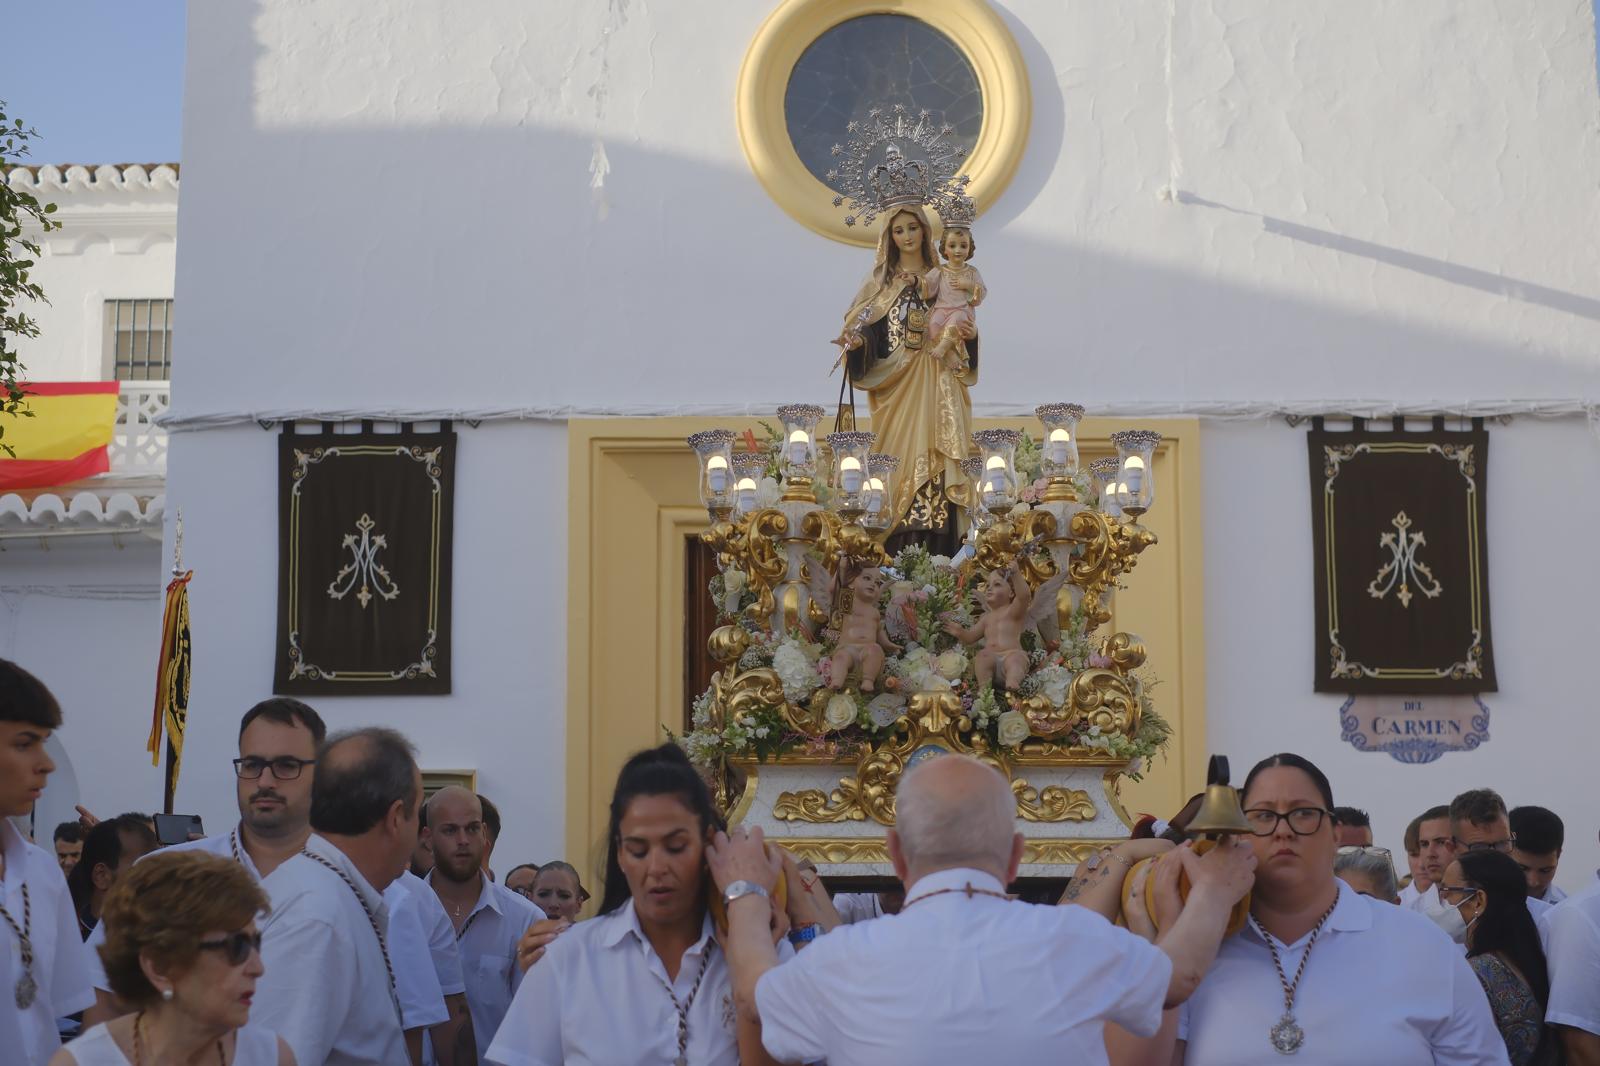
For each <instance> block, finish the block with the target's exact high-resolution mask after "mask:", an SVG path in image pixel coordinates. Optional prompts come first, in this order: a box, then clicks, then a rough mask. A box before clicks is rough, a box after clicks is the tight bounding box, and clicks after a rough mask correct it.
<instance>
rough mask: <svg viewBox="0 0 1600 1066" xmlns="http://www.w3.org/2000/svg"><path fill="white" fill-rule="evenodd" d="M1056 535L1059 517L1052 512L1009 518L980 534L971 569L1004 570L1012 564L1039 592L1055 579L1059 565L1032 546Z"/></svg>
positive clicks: (1026, 513)
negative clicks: (1040, 588) (1043, 585)
mask: <svg viewBox="0 0 1600 1066" xmlns="http://www.w3.org/2000/svg"><path fill="white" fill-rule="evenodd" d="M1055 534H1056V517H1055V515H1053V514H1051V513H1050V512H1049V511H1026V512H1024V513H1023V514H1020V515H1018V516H1017V517H1016V518H1006V519H1002V520H1000V521H998V522H996V523H995V524H994V525H992V526H990V527H989V528H988V529H985V530H984V531H983V532H981V533H979V534H978V543H977V547H976V550H975V551H974V553H973V557H972V563H971V567H972V569H974V570H980V571H988V570H1002V569H1004V568H1006V567H1008V566H1010V565H1011V564H1012V563H1013V562H1014V563H1016V564H1017V569H1018V571H1019V572H1020V573H1021V574H1022V576H1023V577H1024V578H1025V579H1026V580H1027V582H1028V585H1029V587H1031V588H1038V587H1039V586H1040V585H1041V584H1043V583H1044V582H1046V581H1048V580H1049V579H1050V578H1052V577H1054V576H1055V573H1056V564H1055V560H1054V559H1052V558H1051V557H1050V555H1049V553H1048V552H1041V551H1033V550H1031V549H1030V547H1029V546H1030V545H1031V544H1034V543H1035V542H1037V541H1043V540H1049V539H1050V538H1052V537H1054V536H1055Z"/></svg>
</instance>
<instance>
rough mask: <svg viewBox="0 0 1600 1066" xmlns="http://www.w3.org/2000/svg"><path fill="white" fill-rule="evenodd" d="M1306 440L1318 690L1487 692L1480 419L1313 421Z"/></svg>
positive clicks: (1489, 660) (1484, 450)
mask: <svg viewBox="0 0 1600 1066" xmlns="http://www.w3.org/2000/svg"><path fill="white" fill-rule="evenodd" d="M1308 440H1309V443H1310V453H1311V454H1310V459H1311V510H1312V517H1313V529H1314V538H1315V544H1316V582H1317V587H1316V608H1317V617H1316V634H1317V637H1316V660H1315V662H1316V684H1315V688H1316V691H1318V692H1348V693H1369V694H1370V693H1403V694H1407V695H1426V694H1434V695H1438V694H1442V693H1478V692H1493V691H1495V677H1494V655H1493V652H1492V650H1491V646H1490V641H1489V566H1488V558H1489V556H1488V547H1487V545H1486V543H1485V530H1484V507H1485V503H1484V500H1485V479H1486V475H1487V471H1488V458H1489V456H1488V448H1489V434H1488V433H1487V432H1485V431H1484V429H1483V426H1482V422H1481V420H1474V422H1473V428H1472V429H1471V430H1470V431H1467V432H1450V431H1446V430H1445V429H1444V424H1443V420H1442V419H1435V420H1434V423H1433V427H1432V428H1431V429H1430V430H1428V431H1427V432H1423V433H1415V432H1409V431H1407V430H1405V429H1404V427H1403V424H1401V425H1397V426H1396V427H1395V428H1394V430H1393V431H1391V432H1373V431H1370V430H1368V429H1366V428H1365V425H1364V424H1363V423H1362V422H1361V421H1360V420H1357V422H1356V428H1355V429H1354V430H1352V431H1350V432H1343V433H1341V432H1336V431H1329V430H1326V429H1324V428H1323V426H1322V424H1321V420H1320V419H1318V420H1316V421H1315V423H1314V425H1313V429H1312V431H1311V433H1310V434H1309V437H1308Z"/></svg>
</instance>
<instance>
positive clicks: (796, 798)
mask: <svg viewBox="0 0 1600 1066" xmlns="http://www.w3.org/2000/svg"><path fill="white" fill-rule="evenodd" d="M846 780H849V779H848V778H847V779H846ZM844 783H845V782H843V781H841V782H840V785H841V786H843V785H844ZM772 816H773V817H774V818H776V819H778V820H779V821H781V822H817V823H830V822H860V821H863V820H865V818H866V817H867V813H866V812H865V811H863V810H862V809H861V805H860V804H858V803H857V802H856V801H855V794H854V792H853V790H852V792H851V794H850V795H848V796H847V795H845V793H844V791H842V790H841V789H838V788H836V789H834V790H833V791H832V792H830V793H824V792H823V791H822V790H821V789H820V788H808V789H803V790H801V791H799V792H780V793H779V794H778V802H777V803H774V804H773V805H772Z"/></svg>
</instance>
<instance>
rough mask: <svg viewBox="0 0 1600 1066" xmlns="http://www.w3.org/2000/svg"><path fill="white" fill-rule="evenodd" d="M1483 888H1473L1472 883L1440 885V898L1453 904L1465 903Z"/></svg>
mask: <svg viewBox="0 0 1600 1066" xmlns="http://www.w3.org/2000/svg"><path fill="white" fill-rule="evenodd" d="M1481 891H1482V889H1477V888H1473V887H1472V886H1471V885H1440V886H1439V898H1440V899H1442V900H1444V901H1445V902H1446V903H1448V904H1450V905H1451V906H1456V905H1458V904H1462V903H1465V902H1466V901H1467V900H1469V899H1471V898H1472V897H1473V896H1476V895H1477V894H1478V893H1479V892H1481Z"/></svg>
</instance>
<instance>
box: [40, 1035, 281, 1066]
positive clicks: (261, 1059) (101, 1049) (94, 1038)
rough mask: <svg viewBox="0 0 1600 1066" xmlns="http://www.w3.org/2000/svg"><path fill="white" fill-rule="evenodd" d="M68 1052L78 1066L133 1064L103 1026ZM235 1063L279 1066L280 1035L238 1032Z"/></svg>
mask: <svg viewBox="0 0 1600 1066" xmlns="http://www.w3.org/2000/svg"><path fill="white" fill-rule="evenodd" d="M146 1050H147V1051H148V1050H149V1049H148V1048H146ZM67 1051H68V1052H69V1053H70V1054H71V1055H72V1061H73V1062H76V1063H77V1064H78V1066H131V1060H130V1059H129V1058H128V1056H126V1055H124V1054H123V1053H122V1049H121V1048H120V1047H118V1046H117V1042H116V1041H115V1040H113V1039H111V1033H110V1031H109V1030H107V1029H106V1027H105V1026H103V1025H97V1026H95V1027H94V1028H93V1029H89V1030H86V1031H85V1032H84V1034H83V1035H82V1036H80V1037H78V1039H76V1040H74V1041H73V1042H72V1043H70V1044H68V1045H67ZM232 1063H233V1066H278V1037H277V1035H276V1034H275V1033H273V1032H271V1031H270V1030H267V1029H257V1028H256V1027H255V1026H253V1025H247V1026H245V1027H244V1028H243V1029H240V1030H238V1031H237V1032H236V1033H235V1035H234V1049H233V1059H232Z"/></svg>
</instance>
